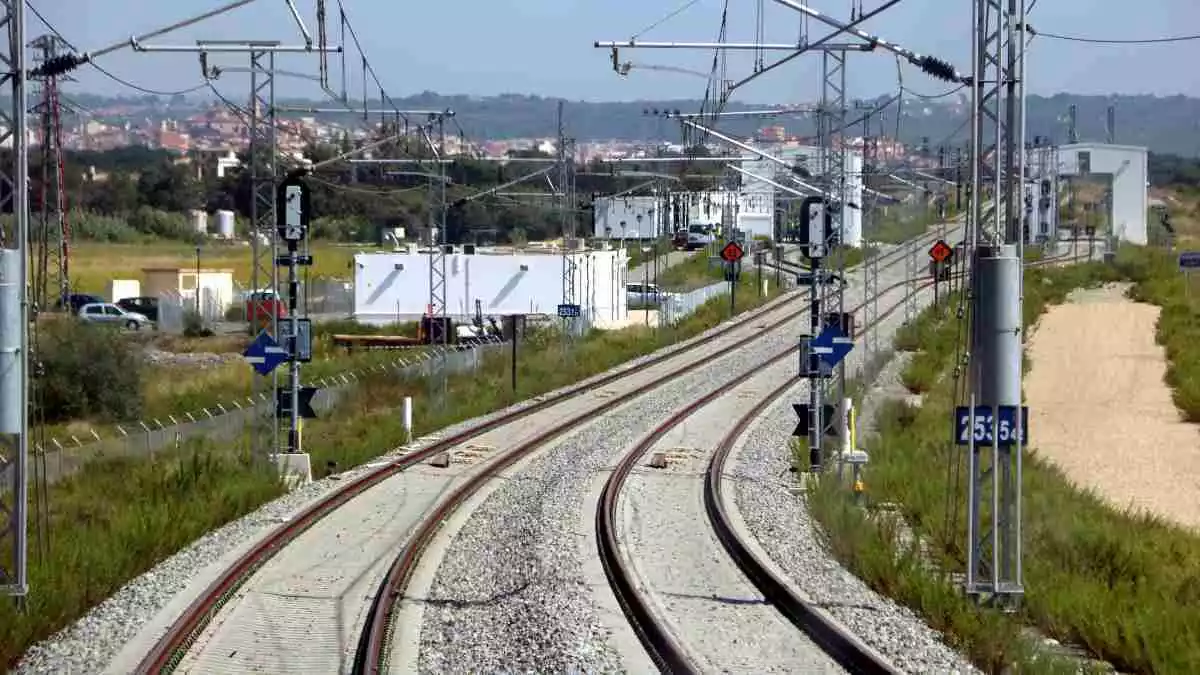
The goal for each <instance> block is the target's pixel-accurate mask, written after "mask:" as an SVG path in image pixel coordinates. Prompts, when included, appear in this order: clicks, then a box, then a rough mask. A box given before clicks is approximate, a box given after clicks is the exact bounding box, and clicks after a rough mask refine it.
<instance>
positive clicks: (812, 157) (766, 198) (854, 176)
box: [738, 146, 863, 247]
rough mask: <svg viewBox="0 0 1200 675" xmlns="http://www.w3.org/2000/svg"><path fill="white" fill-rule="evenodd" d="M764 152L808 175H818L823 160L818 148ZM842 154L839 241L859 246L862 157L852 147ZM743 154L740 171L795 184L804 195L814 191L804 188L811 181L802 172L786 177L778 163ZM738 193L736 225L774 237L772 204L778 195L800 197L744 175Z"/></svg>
mask: <svg viewBox="0 0 1200 675" xmlns="http://www.w3.org/2000/svg"><path fill="white" fill-rule="evenodd" d="M763 151H764V152H769V153H771V155H773V156H775V157H778V158H779V159H782V160H784V161H786V162H789V163H791V164H792V165H793V166H796V167H799V168H802V169H804V170H805V171H807V172H808V173H809V174H810V175H817V174H819V168H820V166H821V163H822V158H821V153H822V150H821V148H819V147H816V146H799V147H791V148H770V147H764V148H763ZM844 156H845V164H844V166H845V171H846V203H845V204H844V205H843V206H842V218H841V240H842V242H843V243H844V244H846V245H847V246H855V247H857V246H861V245H862V210H861V208H860V207H861V205H862V202H863V180H862V172H863V157H862V154H860V153H858V152H855V151H851V150H846V152H845V154H844ZM745 157H746V159H745V160H744V161H743V162H742V169H743V170H745V171H748V172H750V173H752V174H754V175H755V176H762V177H763V178H766V179H769V180H771V181H773V182H775V183H779V184H781V185H785V186H788V187H794V188H796V189H797V190H798V191H800V192H803V193H805V194H813V195H816V194H817V191H816V190H813V189H810V188H809V187H805V185H804V184H808V185H811V183H810V182H809V181H806V180H805V178H804V176H803V175H795V180H793V179H792V178H789V176H788V174H789V173H792V172H790V171H789V170H788V169H787V168H785V167H783V166H781V165H780V164H779V163H778V162H774V161H771V160H769V159H762V158H757V157H756V156H755V155H751V154H749V153H747V154H746V155H745ZM741 192H742V203H741V207H740V209H739V211H740V213H739V216H738V222H739V227H740V228H741V229H742V230H744V231H746V232H753V233H755V234H772V236H773V233H774V232H775V231H776V226H777V224H776V223H775V207H774V205H775V201H776V200H777V199H778V198H783V199H799V197H798V196H797V195H794V194H792V193H790V192H785V191H783V190H780V189H778V188H776V187H775V186H773V185H771V184H770V183H768V182H766V181H763V180H758V179H756V178H754V177H751V176H745V175H743V178H742V190H741ZM768 223H769V226H768Z"/></svg>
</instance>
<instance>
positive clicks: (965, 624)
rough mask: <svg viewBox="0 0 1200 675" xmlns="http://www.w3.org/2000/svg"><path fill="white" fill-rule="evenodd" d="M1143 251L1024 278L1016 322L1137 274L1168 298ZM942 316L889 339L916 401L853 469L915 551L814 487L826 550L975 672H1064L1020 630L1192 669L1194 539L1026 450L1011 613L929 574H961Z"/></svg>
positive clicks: (1196, 620)
mask: <svg viewBox="0 0 1200 675" xmlns="http://www.w3.org/2000/svg"><path fill="white" fill-rule="evenodd" d="M1157 255H1158V254H1156V253H1152V252H1147V251H1139V250H1128V251H1125V252H1123V253H1122V255H1121V256H1119V259H1118V263H1117V265H1116V266H1115V267H1105V266H1103V265H1101V264H1098V263H1090V264H1084V265H1079V266H1075V267H1071V268H1058V269H1045V270H1030V271H1028V272H1027V273H1026V285H1025V289H1026V306H1025V311H1026V318H1027V321H1032V320H1034V319H1036V317H1037V316H1039V315H1040V314H1041V312H1042V311H1043V310H1044V309H1045V308H1046V307H1047V306H1049V305H1051V304H1055V303H1058V302H1061V301H1062V300H1063V299H1064V298H1065V297H1066V294H1067V293H1068V292H1069V291H1071V290H1072V289H1074V288H1077V287H1081V286H1088V285H1094V284H1097V283H1100V282H1103V281H1111V280H1116V279H1118V278H1121V277H1132V278H1134V280H1135V281H1139V280H1138V279H1137V273H1138V272H1139V271H1140V272H1142V273H1144V275H1145V276H1144V277H1143V278H1142V279H1141V280H1140V281H1139V283H1138V288H1139V289H1141V290H1140V292H1144V293H1148V294H1152V293H1155V292H1159V293H1164V294H1166V295H1168V296H1169V295H1170V294H1169V293H1168V292H1167V290H1169V289H1170V288H1174V287H1175V284H1173V282H1171V281H1170V280H1169V279H1167V278H1166V275H1165V273H1166V269H1165V267H1164V265H1163V264H1162V263H1161V262H1155V260H1156V258H1155V256H1157ZM1156 272H1157V273H1158V274H1161V275H1162V276H1158V275H1157V274H1156ZM1164 289H1166V290H1164ZM956 321H957V320H956V319H955V318H954V316H953V314H952V313H951V314H948V315H942V316H939V315H937V314H935V313H933V312H926V313H925V314H923V315H922V317H921V318H920V320H919V321H918V322H916V325H914V326H911V327H909V328H907V329H905V330H904V331H902V332H901V334H900V335H899V336H898V338H897V347H898V348H911V347H914V346H918V347H919V348H920V350H921V351H920V352H918V353H917V354H916V355H915V356H914V359H913V361H912V362H911V364H910V365H909V366H908V367H907V368H906V370H905V372H904V375H903V379H904V381H905V383H906V384H908V386H910V387H912V388H913V389H915V390H917V391H920V392H921V393H922V394H923V403H922V405H921V407H919V408H911V407H908V406H906V405H904V404H903V403H900V402H893V403H890V404H888V405H886V406H885V407H884V408H883V409H882V410H881V411H880V414H879V417H878V418H877V421H878V425H879V431H880V441H879V443H878V444H877V446H876V448H875V451H874V452H872V453H871V464H870V465H869V467H868V469H867V484H868V493H867V502H868V510H871V508H872V507H873V506H874V505H877V504H880V503H883V502H890V503H895V504H899V505H901V511H900V512H901V513H902V515H903V518H904V523H905V525H906V526H907V527H908V528H910V529H911V530H912V531H914V532H915V534H916V535H917V537H918V538H919V539H920V540H921V541H922V542H923V543H924V544H925V550H926V553H925V555H924V556H918V555H917V554H916V553H914V552H913V551H911V550H908V549H907V547H905V546H903V545H898V544H897V543H896V538H895V536H894V535H895V532H894V530H895V525H894V524H893V523H889V522H888V521H887V519H885V518H870V519H868V518H867V517H866V516H865V515H864V513H863V511H861V510H859V509H858V508H856V507H853V506H851V505H850V503H849V502H848V500H847V499H846V498H845V494H844V492H842V491H841V490H836V489H834V488H833V487H831V486H824V487H823V488H822V489H821V490H818V493H817V495H818V496H817V497H816V498H815V499H814V501H813V504H814V513H815V514H816V516H817V517H818V519H819V520H820V521H821V523H822V525H823V526H824V528H825V530H826V532H827V533H828V534H829V535H830V540H831V542H833V543H832V547H833V550H834V552H835V554H836V555H837V556H838V557H839V559H840V560H842V561H843V562H844V563H845V564H847V565H848V566H849V567H850V568H851V569H852V570H854V572H855V573H856V574H858V575H859V576H860V577H861V578H863V579H864V580H865V581H866V582H867V583H869V584H870V585H871V586H872V587H874V588H876V589H877V590H879V591H881V592H883V593H885V594H888V595H891V596H893V597H895V598H896V599H897V600H898V601H900V602H902V603H904V604H906V605H908V606H910V607H912V608H913V609H914V610H916V611H918V612H919V613H921V614H922V615H923V616H924V617H925V619H926V621H928V622H929V623H930V624H931V625H932V626H934V627H935V628H937V629H938V630H941V631H943V632H944V633H946V634H947V635H948V636H949V638H948V639H949V640H950V642H951V643H952V644H953V645H955V646H956V647H957V648H958V649H960V650H961V651H963V652H964V653H966V654H968V655H969V656H970V657H971V658H972V660H973V661H974V662H975V663H976V664H977V665H979V666H980V667H981V668H983V669H984V670H985V671H987V672H999V671H1000V670H1002V669H1004V668H1005V667H1007V666H1014V665H1015V666H1016V669H1017V670H1019V671H1021V672H1060V671H1061V670H1062V668H1064V667H1065V666H1064V665H1063V664H1062V663H1061V662H1060V661H1057V660H1047V658H1046V657H1045V656H1042V658H1040V659H1037V660H1034V656H1035V650H1034V649H1033V648H1032V647H1031V645H1030V644H1029V643H1028V642H1027V641H1026V640H1025V639H1023V638H1022V637H1021V635H1020V628H1021V626H1022V624H1028V625H1033V626H1036V627H1037V628H1038V629H1040V630H1041V631H1042V632H1043V633H1045V634H1047V635H1050V636H1052V637H1054V638H1056V639H1058V640H1060V641H1064V642H1069V643H1073V644H1078V645H1081V646H1083V647H1084V648H1085V649H1086V650H1088V651H1089V652H1090V653H1092V654H1094V655H1096V656H1098V657H1100V658H1103V659H1105V660H1107V661H1110V662H1111V663H1113V664H1114V665H1115V666H1116V667H1117V668H1119V669H1120V670H1122V671H1124V672H1154V673H1194V672H1200V535H1197V533H1195V532H1190V531H1185V530H1183V529H1181V528H1178V527H1175V526H1173V525H1169V524H1167V523H1164V522H1162V521H1160V520H1156V519H1153V518H1147V517H1144V516H1140V515H1134V514H1131V513H1127V512H1122V511H1118V510H1115V509H1113V508H1112V507H1110V506H1108V505H1106V504H1105V503H1104V502H1102V501H1101V500H1100V499H1099V498H1098V497H1097V496H1096V495H1094V494H1091V493H1089V492H1086V491H1083V490H1080V489H1078V488H1076V487H1074V486H1073V485H1072V484H1071V483H1070V482H1069V481H1068V480H1067V478H1066V477H1065V476H1064V475H1063V474H1062V473H1061V472H1060V471H1058V470H1057V469H1056V468H1055V467H1053V466H1051V465H1050V464H1048V463H1046V462H1043V461H1041V460H1039V459H1038V456H1037V454H1036V451H1033V452H1030V453H1029V454H1028V455H1027V457H1026V462H1025V473H1024V475H1025V483H1024V504H1023V516H1024V527H1025V539H1024V564H1025V580H1026V595H1025V599H1024V603H1023V606H1022V608H1021V610H1020V612H1019V614H1017V615H1015V616H1012V615H1003V614H998V613H995V612H993V611H989V610H981V609H978V608H976V607H975V606H974V605H973V604H971V603H970V602H968V601H967V600H966V599H965V598H963V597H962V595H961V593H960V592H959V591H958V590H957V589H955V588H953V587H952V586H951V585H949V583H947V582H946V580H945V579H944V578H943V577H942V576H941V575H940V574H939V573H937V572H935V571H934V570H933V569H931V567H930V566H929V565H928V564H927V563H928V558H932V560H933V562H935V563H936V565H937V567H939V568H940V569H945V570H961V569H963V567H964V565H965V553H964V550H963V549H964V542H965V537H966V534H965V524H964V522H963V521H964V516H962V515H961V513H960V512H959V511H958V510H957V509H955V510H953V511H948V504H957V505H959V506H961V505H962V504H964V499H965V482H963V480H951V476H952V475H957V476H962V475H964V474H965V467H964V466H963V465H962V464H960V465H959V472H958V473H957V474H952V473H951V472H950V471H948V467H949V466H953V464H950V463H949V458H950V457H956V458H958V461H960V462H961V461H962V459H961V456H962V452H961V449H957V448H954V447H951V446H950V445H949V442H948V440H946V436H947V425H948V420H949V419H950V411H951V409H952V406H953V405H954V401H953V400H952V399H953V397H952V392H951V384H952V380H951V378H950V377H949V376H948V371H949V369H950V366H951V362H952V360H953V359H952V357H951V356H950V354H951V353H952V348H953V346H954V343H955V339H956V336H957V334H958V326H957V325H956ZM1172 330H1173V329H1172ZM1162 332H1163V327H1162V325H1160V333H1162ZM1175 335H1177V334H1175ZM1193 344H1195V343H1194V342H1193ZM1192 349H1194V347H1192ZM1193 353H1194V352H1193ZM1034 442H1035V444H1036V436H1035V437H1034ZM868 449H869V450H870V449H871V448H868ZM1164 480H1169V479H1167V478H1166V477H1164ZM1164 489H1170V488H1169V487H1168V486H1167V485H1166V484H1164ZM948 495H953V501H950V500H948ZM948 513H959V515H958V516H957V517H956V518H948V517H947V515H948ZM923 558H924V559H923Z"/></svg>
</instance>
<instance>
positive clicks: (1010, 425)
mask: <svg viewBox="0 0 1200 675" xmlns="http://www.w3.org/2000/svg"><path fill="white" fill-rule="evenodd" d="M998 410H999V415H993V409H992V408H991V407H989V406H983V405H981V406H975V416H974V419H972V417H971V408H970V407H968V406H965V405H964V406H959V407H957V408H955V409H954V440H955V442H957V443H958V445H970V444H971V440H972V436H974V441H975V443H976V444H977V445H992V444H993V443H996V442H998V443H999V444H1000V445H1013V444H1015V443H1016V441H1017V414H1016V411H1017V407H1016V406H1011V405H1002V406H1000V407H999V408H998ZM994 417H999V418H1000V419H999V424H997V423H996V420H995V419H994ZM993 433H996V434H997V435H998V438H997V437H996V436H993V435H992V434H993ZM1028 443H1029V408H1028V407H1026V406H1021V445H1022V446H1024V445H1028Z"/></svg>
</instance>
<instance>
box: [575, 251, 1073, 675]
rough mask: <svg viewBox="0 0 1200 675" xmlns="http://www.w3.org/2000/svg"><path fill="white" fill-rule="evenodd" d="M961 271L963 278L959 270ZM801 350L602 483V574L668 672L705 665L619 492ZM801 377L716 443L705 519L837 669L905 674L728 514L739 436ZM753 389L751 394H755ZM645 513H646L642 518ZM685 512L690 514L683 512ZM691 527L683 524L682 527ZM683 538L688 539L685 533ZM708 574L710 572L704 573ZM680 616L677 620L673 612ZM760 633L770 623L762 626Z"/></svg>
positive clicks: (683, 418) (651, 440) (712, 395)
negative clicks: (630, 541) (657, 451)
mask: <svg viewBox="0 0 1200 675" xmlns="http://www.w3.org/2000/svg"><path fill="white" fill-rule="evenodd" d="M1069 257H1070V254H1063V255H1058V256H1053V257H1050V258H1045V259H1042V260H1039V261H1036V262H1032V263H1029V264H1028V266H1030V267H1043V266H1050V265H1055V264H1058V263H1060V262H1062V261H1063V260H1064V259H1067V258H1069ZM956 276H959V275H956ZM900 285H901V284H898V285H896V286H893V287H891V288H886V289H883V290H882V291H881V292H880V293H879V295H880V296H883V295H887V294H888V293H889V291H892V290H895V288H897V287H899V286H900ZM931 286H932V282H930V283H925V284H922V285H921V287H920V289H919V290H924V289H927V288H929V287H931ZM870 301H871V299H866V300H864V302H863V303H862V304H860V305H859V306H858V307H856V308H855V309H854V310H852V311H854V312H858V311H860V310H861V309H862V308H863V307H864V306H865V305H866V304H867V303H868V302H870ZM903 304H904V301H903V300H901V301H900V302H898V303H896V304H894V305H892V306H891V307H889V308H888V309H886V310H885V311H884V312H883V313H882V314H880V315H879V316H878V317H877V319H876V322H875V324H876V325H877V324H879V323H882V322H883V321H885V320H886V319H887V318H888V317H889V316H891V315H893V314H894V313H895V312H896V311H897V310H898V309H900V308H901V307H902V306H903ZM872 327H873V326H872V325H864V326H862V328H861V329H860V331H859V335H861V334H862V332H865V331H866V330H869V329H871V328H872ZM795 354H796V351H795V350H794V349H788V350H785V351H782V352H780V353H779V354H777V355H775V356H773V357H771V358H769V359H767V360H766V361H764V362H762V363H761V364H760V365H759V366H758V367H757V368H755V369H753V370H749V371H747V372H744V373H742V374H740V375H738V376H736V377H734V378H733V379H731V380H729V381H728V382H727V383H725V384H724V385H722V386H720V387H718V388H716V389H714V390H712V391H711V392H709V393H707V394H706V395H704V396H703V397H700V398H698V399H696V400H694V401H692V402H691V403H689V404H687V405H686V406H684V407H683V408H681V409H680V410H679V411H678V412H676V413H675V414H673V415H672V416H671V417H670V418H668V419H667V420H665V421H664V422H663V423H662V424H660V425H659V426H658V427H656V428H655V429H654V430H653V431H652V432H651V433H650V434H648V435H647V436H645V437H644V438H642V439H641V440H640V441H639V442H638V443H637V444H636V445H635V446H634V447H633V448H632V449H631V450H630V451H629V452H628V453H627V454H626V455H625V456H624V457H623V458H622V459H621V461H620V462H619V463H618V464H617V466H616V468H615V469H614V471H613V473H612V474H611V476H610V477H609V479H608V481H607V482H606V483H605V485H604V488H603V491H602V492H601V499H600V502H599V504H598V505H597V509H596V515H595V520H596V532H597V544H598V548H599V551H600V555H601V559H602V563H603V566H604V571H605V575H606V576H607V578H608V581H609V584H610V585H611V587H612V590H613V592H614V594H615V595H616V597H617V600H618V603H619V604H620V606H621V609H622V611H623V612H624V613H625V616H626V618H627V619H628V620H629V622H630V623H631V625H632V626H633V628H634V632H635V633H636V634H637V636H638V638H639V640H640V641H641V643H642V646H643V647H644V648H645V649H646V651H647V653H648V654H649V655H650V657H651V659H652V660H653V662H654V663H655V665H657V666H658V667H659V668H660V669H661V670H662V671H663V672H670V673H696V672H701V670H702V668H701V667H700V666H699V665H698V664H697V663H696V660H697V657H696V654H695V652H694V651H693V650H691V649H689V648H688V647H687V646H686V645H684V644H681V643H680V641H679V639H678V638H677V637H676V636H675V635H673V634H672V630H671V627H670V626H669V625H668V624H669V622H670V619H669V618H666V617H663V616H660V615H661V614H663V613H665V612H664V611H663V610H662V609H660V608H656V607H655V603H654V602H653V600H652V598H650V597H648V596H649V594H648V593H647V592H646V591H643V590H641V588H640V587H642V586H645V585H647V583H646V582H644V580H641V579H639V578H638V575H637V574H636V572H635V571H634V570H633V569H632V566H631V563H630V561H629V560H628V558H629V557H631V556H632V554H630V553H629V552H628V551H626V550H624V549H627V548H628V547H627V546H623V544H622V541H621V538H620V537H619V536H618V526H617V525H618V520H619V516H620V513H621V511H620V504H621V497H622V492H623V490H624V489H625V486H626V483H627V482H628V480H629V478H630V477H631V476H632V475H633V473H634V471H635V469H637V468H638V466H639V465H640V464H641V463H642V461H643V460H644V458H645V456H646V455H647V454H648V453H650V452H651V451H652V450H653V449H654V448H655V447H656V446H658V445H659V444H660V442H661V441H662V440H663V439H664V437H666V436H667V435H668V434H669V433H671V432H672V431H673V430H675V429H677V428H678V427H680V426H681V425H684V424H685V423H687V422H689V421H690V420H694V419H696V418H698V417H702V416H705V415H707V416H710V417H711V416H716V415H719V413H716V412H713V413H711V414H710V413H709V412H708V408H710V407H711V406H712V405H713V404H714V403H715V402H716V401H718V400H719V399H721V398H723V397H730V396H731V395H732V394H733V393H734V392H735V391H737V390H738V389H739V388H742V387H744V386H745V385H746V383H747V382H750V381H751V380H753V379H755V378H759V377H762V376H763V375H764V374H768V375H769V373H766V371H768V369H770V368H771V367H772V366H775V365H777V364H779V363H780V362H783V361H785V360H787V359H789V358H794V356H795ZM804 381H805V379H804V378H802V377H799V376H798V375H792V376H790V377H788V378H786V379H785V380H784V381H783V382H781V383H779V384H778V385H776V386H775V387H773V388H772V389H771V390H770V391H769V392H768V393H766V394H765V395H763V396H761V397H760V398H758V399H757V400H756V401H755V402H754V404H753V405H752V406H751V407H750V409H749V410H747V411H745V412H744V413H743V414H741V415H740V416H739V417H737V418H736V420H735V421H734V422H733V424H732V425H731V426H730V427H729V428H728V431H727V432H726V433H725V434H724V435H723V437H722V438H721V440H720V441H719V442H718V443H717V445H716V447H715V448H714V450H713V452H712V454H711V456H710V458H709V460H708V462H707V464H706V467H705V470H704V472H703V491H702V501H703V509H704V513H705V516H706V517H707V519H708V522H709V524H710V527H711V532H712V534H713V536H714V537H715V538H716V540H717V541H718V542H720V544H721V547H722V548H723V549H724V551H725V553H726V554H727V555H728V557H729V560H730V561H731V562H732V563H733V564H734V565H735V566H736V567H737V569H738V570H740V572H741V573H742V575H743V576H744V578H745V579H746V580H747V581H749V583H750V584H751V585H752V586H753V587H754V588H755V589H756V590H757V591H758V592H759V593H760V594H761V596H762V599H763V600H764V601H765V603H767V604H768V605H770V606H771V607H773V608H774V609H775V610H777V611H778V613H779V615H781V616H782V617H783V618H784V619H786V620H787V621H788V622H789V623H791V624H792V625H793V626H795V627H796V628H797V629H799V630H800V631H802V632H803V633H804V634H805V635H806V636H807V637H808V638H809V640H811V642H812V644H813V645H814V646H815V647H816V648H818V649H820V651H821V652H823V653H824V654H825V655H827V656H829V657H830V658H831V659H832V660H833V661H834V662H836V663H837V664H838V665H839V666H841V667H842V668H844V669H845V670H846V671H848V672H852V673H868V674H874V673H880V674H884V673H886V674H895V673H899V672H901V671H900V670H899V669H898V668H896V667H895V666H894V665H893V664H891V663H890V662H889V661H888V660H887V659H886V658H885V657H883V656H882V655H881V654H879V653H878V652H877V651H876V650H874V649H873V648H871V647H870V646H869V645H867V644H866V643H864V642H863V641H862V640H860V639H859V638H858V637H857V636H856V635H854V634H853V633H851V632H850V631H849V630H848V629H846V628H845V627H843V626H842V625H841V624H840V623H839V622H838V621H837V620H836V619H834V618H833V616H832V615H831V614H830V613H828V612H827V611H825V610H824V609H822V608H820V607H817V606H816V605H814V604H813V603H811V602H809V601H807V600H806V599H804V598H803V597H801V595H800V593H799V592H798V591H796V590H795V589H794V588H793V586H792V584H791V582H789V581H788V580H786V579H784V578H783V577H782V576H780V574H779V573H777V572H776V571H775V567H774V566H773V565H772V564H770V563H768V562H766V561H764V560H763V558H762V557H760V555H758V554H756V553H755V550H756V548H757V547H756V546H755V545H753V544H752V543H751V542H749V541H747V539H746V538H744V537H743V536H742V534H741V533H740V531H739V528H738V527H737V526H735V524H734V521H733V518H732V517H731V514H730V505H729V501H728V500H727V498H726V495H725V492H724V478H725V467H726V464H727V463H728V460H729V458H730V456H731V455H732V453H733V451H734V448H735V447H737V444H738V442H739V440H740V439H741V438H742V437H743V436H744V435H745V434H746V433H747V431H748V430H749V429H750V427H751V426H752V425H753V424H754V422H755V421H756V420H757V419H758V418H759V417H760V416H762V415H763V414H764V412H765V411H767V410H769V409H770V408H771V407H772V406H773V405H774V404H775V402H776V401H778V399H780V398H781V397H782V396H784V395H785V394H786V393H788V392H789V391H792V390H793V389H794V388H796V387H797V386H798V385H801V384H803V383H804ZM751 393H753V392H751ZM643 517H644V516H643ZM682 517H686V515H684V516H682ZM684 529H685V531H686V528H684ZM679 536H686V534H681V535H679ZM706 571H708V572H710V573H711V571H712V570H711V569H710V570H706ZM676 620H680V619H679V617H676ZM762 630H764V631H769V628H768V627H766V626H762Z"/></svg>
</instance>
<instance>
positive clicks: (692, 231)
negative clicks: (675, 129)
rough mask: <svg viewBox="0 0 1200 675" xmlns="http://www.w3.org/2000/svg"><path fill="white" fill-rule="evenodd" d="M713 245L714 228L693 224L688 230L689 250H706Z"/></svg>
mask: <svg viewBox="0 0 1200 675" xmlns="http://www.w3.org/2000/svg"><path fill="white" fill-rule="evenodd" d="M711 243H713V234H712V226H711V225H704V224H701V223H692V224H691V225H688V229H687V249H688V250H689V251H691V250H695V249H698V248H704V247H705V246H708V245H709V244H711Z"/></svg>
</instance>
